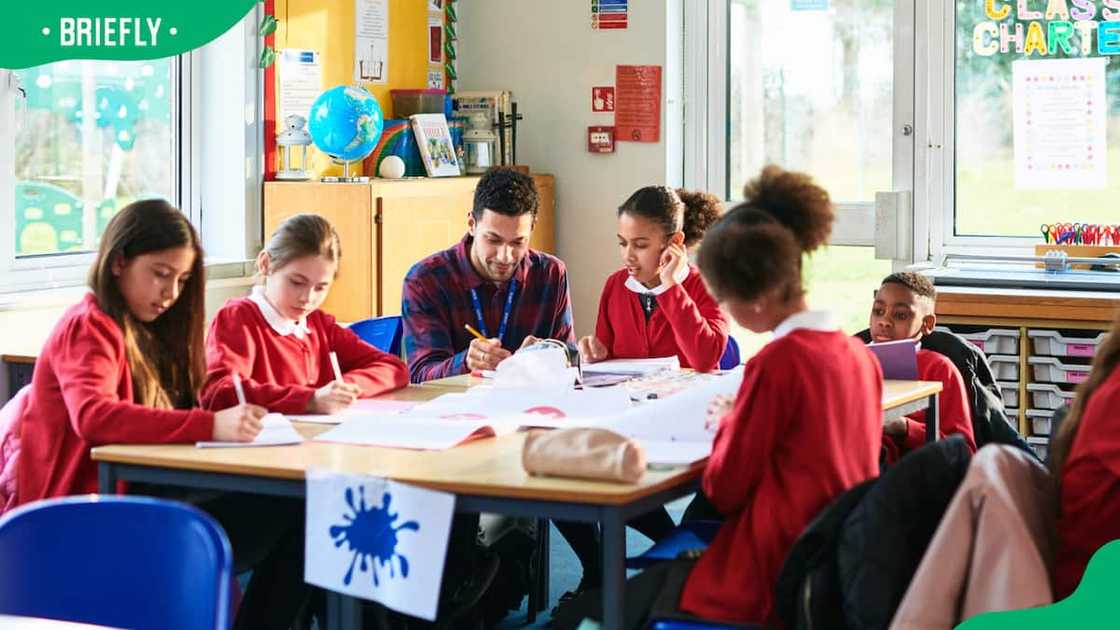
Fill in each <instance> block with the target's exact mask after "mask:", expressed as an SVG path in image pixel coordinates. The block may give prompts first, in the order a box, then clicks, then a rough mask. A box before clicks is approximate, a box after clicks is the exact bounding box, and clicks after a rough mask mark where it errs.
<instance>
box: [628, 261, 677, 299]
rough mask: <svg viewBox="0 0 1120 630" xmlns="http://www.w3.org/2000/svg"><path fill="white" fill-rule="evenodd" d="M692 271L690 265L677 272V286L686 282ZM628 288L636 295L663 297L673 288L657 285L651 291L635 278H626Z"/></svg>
mask: <svg viewBox="0 0 1120 630" xmlns="http://www.w3.org/2000/svg"><path fill="white" fill-rule="evenodd" d="M691 271H692V270H691V268H690V267H689V266H688V265H685V266H684V267H681V270H680V271H678V272H677V275H676V278H675V279H676V281H677V284H680V283H682V282H684V281H685V280H686V279H687V278H688V274H689V273H690V272H691ZM626 288H627V289H630V290H631V291H633V292H634V293H641V294H644V295H661V294H662V293H664V292H666V291H668V290H669V289H671V288H672V287H667V286H665V285H664V284H659V285H657V286H655V287H653V288H652V289H651V288H649V287H647V286H646V285H644V284H642V283H641V282H638V279H637V278H635V277H634V276H626Z"/></svg>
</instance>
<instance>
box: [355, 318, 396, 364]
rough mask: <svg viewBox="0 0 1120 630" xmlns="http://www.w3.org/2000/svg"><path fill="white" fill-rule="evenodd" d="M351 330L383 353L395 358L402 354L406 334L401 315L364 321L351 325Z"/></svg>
mask: <svg viewBox="0 0 1120 630" xmlns="http://www.w3.org/2000/svg"><path fill="white" fill-rule="evenodd" d="M350 330H352V331H354V334H355V335H358V336H359V337H361V339H362V341H364V342H366V343H368V344H370V345H371V346H373V347H375V348H377V349H378V350H380V351H382V352H388V353H389V354H391V355H394V356H400V354H401V336H402V335H403V333H404V322H403V321H402V320H401V316H400V315H386V316H385V317H371V318H370V319H363V320H362V321H360V322H354V323H353V324H350Z"/></svg>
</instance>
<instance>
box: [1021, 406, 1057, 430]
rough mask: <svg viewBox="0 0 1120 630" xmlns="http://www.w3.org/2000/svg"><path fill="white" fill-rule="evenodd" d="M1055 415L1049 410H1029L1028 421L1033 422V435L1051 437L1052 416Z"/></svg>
mask: <svg viewBox="0 0 1120 630" xmlns="http://www.w3.org/2000/svg"><path fill="white" fill-rule="evenodd" d="M1053 414H1054V412H1053V411H1050V410H1047V409H1028V410H1027V419H1028V420H1030V421H1031V433H1032V434H1034V435H1050V416H1052V415H1053Z"/></svg>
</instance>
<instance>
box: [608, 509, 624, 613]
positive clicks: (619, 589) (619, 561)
mask: <svg viewBox="0 0 1120 630" xmlns="http://www.w3.org/2000/svg"><path fill="white" fill-rule="evenodd" d="M602 528H603V531H602V537H603V546H602V549H603V628H605V629H607V630H618V629H619V628H621V627H622V624H623V619H624V617H623V611H624V609H625V604H626V602H625V591H626V522H625V521H624V520H623V519H622V516H621V515H620V512H619V510H616V509H610V508H607V509H604V511H603V520H602Z"/></svg>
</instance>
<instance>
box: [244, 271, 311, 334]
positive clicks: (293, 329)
mask: <svg viewBox="0 0 1120 630" xmlns="http://www.w3.org/2000/svg"><path fill="white" fill-rule="evenodd" d="M249 300H250V301H252V302H253V304H256V305H257V308H258V309H260V311H261V315H263V316H264V321H266V322H268V325H269V326H271V327H272V330H275V331H276V334H278V335H280V336H281V337H287V336H288V335H295V336H296V339H303V338H304V337H306V336H307V335H309V334H311V329H310V328H308V327H307V318H306V317H304V318H303V319H301V320H299V321H298V322H293V321H292V320H290V319H288V318H286V317H284V316H283V315H281V314H280V312H279V311H277V310H276V308H275V307H273V306H272V304H270V303H269V301H268V299H266V298H265V297H264V287H262V286H261V285H259V284H258V285H256V286H254V287H253V291H252V292H251V293H249Z"/></svg>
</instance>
